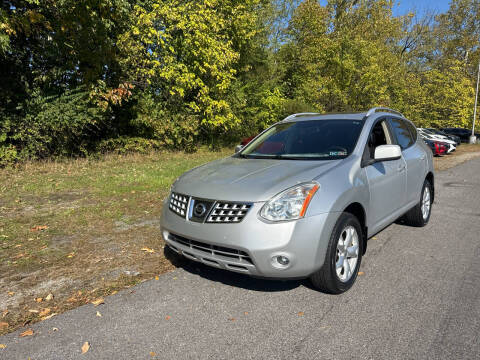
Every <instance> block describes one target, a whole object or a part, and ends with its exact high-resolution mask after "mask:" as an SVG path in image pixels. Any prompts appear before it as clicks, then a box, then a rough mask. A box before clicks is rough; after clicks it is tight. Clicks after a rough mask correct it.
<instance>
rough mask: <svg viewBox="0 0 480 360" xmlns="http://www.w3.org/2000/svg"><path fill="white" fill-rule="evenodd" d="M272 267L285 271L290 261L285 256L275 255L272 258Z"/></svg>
mask: <svg viewBox="0 0 480 360" xmlns="http://www.w3.org/2000/svg"><path fill="white" fill-rule="evenodd" d="M272 266H273V267H276V268H277V269H286V268H287V267H289V266H290V259H289V258H288V257H286V256H285V255H276V256H274V257H272Z"/></svg>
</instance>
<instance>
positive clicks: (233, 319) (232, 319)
mask: <svg viewBox="0 0 480 360" xmlns="http://www.w3.org/2000/svg"><path fill="white" fill-rule="evenodd" d="M228 320H230V321H235V320H237V319H235V318H230V319H228Z"/></svg>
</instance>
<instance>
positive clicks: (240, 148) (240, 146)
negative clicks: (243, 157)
mask: <svg viewBox="0 0 480 360" xmlns="http://www.w3.org/2000/svg"><path fill="white" fill-rule="evenodd" d="M242 149H243V145H237V146H235V154H236V153H238V152H239V151H241V150H242Z"/></svg>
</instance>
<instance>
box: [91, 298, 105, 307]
mask: <svg viewBox="0 0 480 360" xmlns="http://www.w3.org/2000/svg"><path fill="white" fill-rule="evenodd" d="M104 303H105V300H104V299H103V298H98V299H97V300H93V301H92V304H93V305H95V306H98V305H100V304H104Z"/></svg>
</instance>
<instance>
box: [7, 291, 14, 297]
mask: <svg viewBox="0 0 480 360" xmlns="http://www.w3.org/2000/svg"><path fill="white" fill-rule="evenodd" d="M7 294H8V296H13V295H15V293H14V292H13V291H9V292H8V293H7Z"/></svg>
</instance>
